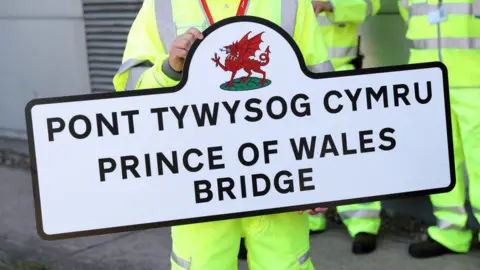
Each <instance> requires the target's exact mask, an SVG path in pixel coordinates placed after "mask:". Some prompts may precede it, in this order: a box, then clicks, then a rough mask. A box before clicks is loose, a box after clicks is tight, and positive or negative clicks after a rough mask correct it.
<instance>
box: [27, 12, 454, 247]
mask: <svg viewBox="0 0 480 270" xmlns="http://www.w3.org/2000/svg"><path fill="white" fill-rule="evenodd" d="M247 33H248V35H246V34H247ZM235 41H241V42H239V43H238V44H237V45H235V46H243V45H245V44H248V46H250V47H249V48H251V49H253V53H252V55H253V56H252V58H248V57H244V58H242V57H243V56H240V57H238V58H237V60H238V59H247V58H248V60H243V61H244V62H242V64H241V65H242V66H241V68H242V67H243V69H240V70H239V71H238V72H237V73H236V74H235V76H234V77H233V78H234V80H233V83H232V84H230V79H231V75H232V72H231V69H232V66H234V64H232V63H233V62H234V61H236V59H235V58H232V57H230V56H227V55H226V53H227V52H230V53H232V52H234V51H235V50H237V49H238V48H234V47H224V46H227V45H231V44H232V43H233V42H235ZM255 43H257V47H255V46H254V44H255ZM239 44H240V45H239ZM252 44H253V45H252ZM219 48H225V50H226V51H227V52H225V50H219ZM243 48H244V47H243ZM257 49H258V50H257ZM245 51H246V50H243V52H245ZM215 54H217V58H216V57H215ZM218 58H219V60H218V61H216V60H214V59H218ZM237 64H238V63H237ZM239 65H240V64H239ZM249 70H252V75H251V77H249V78H248V77H247V71H249ZM187 74H188V76H187ZM262 74H264V75H265V77H263V75H262ZM187 77H188V78H187ZM242 78H247V79H245V80H243V81H242ZM446 78H447V73H446V68H445V67H444V66H443V65H442V64H440V63H428V64H418V65H412V66H399V67H388V68H376V69H366V70H363V71H346V72H330V73H324V74H313V73H310V72H308V71H307V68H306V66H305V63H304V61H303V58H302V56H301V53H300V51H299V49H298V48H297V47H296V45H295V43H294V41H293V40H292V39H291V38H290V37H289V36H288V35H287V34H286V33H285V32H284V31H283V30H282V29H280V28H279V27H277V26H276V25H273V24H271V23H269V22H266V21H264V20H261V19H258V18H252V17H242V18H233V19H228V20H225V21H222V22H220V23H218V24H217V25H215V26H214V27H213V28H210V29H208V30H207V31H206V33H205V38H204V39H203V40H202V41H201V42H197V43H195V45H194V46H193V47H192V49H191V52H190V56H189V58H188V61H187V63H186V65H185V75H184V78H183V80H182V81H181V83H180V84H179V85H178V86H177V87H174V88H163V89H152V90H139V91H126V92H122V93H105V94H95V95H93V94H92V95H82V96H71V97H60V98H48V99H37V100H33V101H31V102H30V103H29V104H28V106H27V108H26V114H27V122H28V131H29V140H30V151H31V158H32V161H33V165H32V166H33V170H32V171H33V181H34V187H35V199H36V200H35V201H36V211H37V222H38V224H37V225H38V229H39V233H40V234H41V236H42V237H43V238H45V239H60V238H68V237H77V236H84V235H94V234H104V233H111V232H120V231H127V230H136V229H142V228H153V227H160V226H170V225H179V224H187V223H195V222H203V221H211V220H220V219H227V218H236V217H245V216H253V215H262V214H269V213H278V212H285V211H294V210H301V209H302V210H305V209H311V208H313V207H314V206H328V205H336V204H350V203H356V202H365V201H373V200H381V199H388V198H397V197H400V196H412V195H422V194H431V193H438V192H445V191H449V190H451V189H452V188H453V186H454V185H455V182H454V177H453V176H454V170H453V169H452V166H453V153H452V147H451V146H452V140H451V135H450V134H451V130H450V129H451V127H450V118H449V107H448V102H449V101H448V86H447V83H446V82H447V81H446Z"/></svg>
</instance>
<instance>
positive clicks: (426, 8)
mask: <svg viewBox="0 0 480 270" xmlns="http://www.w3.org/2000/svg"><path fill="white" fill-rule="evenodd" d="M479 6H480V1H479V0H443V1H442V0H400V2H399V7H400V14H401V15H402V17H403V18H404V20H405V21H406V23H407V25H408V31H407V38H408V39H410V40H412V42H413V48H412V49H411V50H410V61H409V62H410V63H420V62H429V61H441V62H443V63H444V64H445V65H446V66H447V69H448V78H449V83H450V86H451V87H453V88H479V87H480V65H479V63H480V19H479V17H480V7H479Z"/></svg>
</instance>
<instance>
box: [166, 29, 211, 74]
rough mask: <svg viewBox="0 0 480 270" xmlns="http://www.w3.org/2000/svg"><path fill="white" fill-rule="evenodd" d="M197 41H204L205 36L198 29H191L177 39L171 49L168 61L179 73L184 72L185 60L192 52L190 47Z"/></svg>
mask: <svg viewBox="0 0 480 270" xmlns="http://www.w3.org/2000/svg"><path fill="white" fill-rule="evenodd" d="M197 39H203V34H202V32H200V31H199V30H198V29H196V28H190V29H188V30H187V31H186V32H185V33H184V34H182V35H179V36H177V38H175V40H174V41H173V43H172V46H171V47H170V51H169V59H168V61H169V63H170V66H171V67H172V69H173V70H175V71H177V72H181V71H183V65H184V64H185V58H186V57H187V55H188V52H189V51H190V47H191V46H192V44H193V43H194V42H195V40H197Z"/></svg>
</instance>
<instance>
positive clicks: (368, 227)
mask: <svg viewBox="0 0 480 270" xmlns="http://www.w3.org/2000/svg"><path fill="white" fill-rule="evenodd" d="M312 4H313V8H314V10H315V13H316V14H317V15H318V17H317V21H318V23H319V25H320V28H321V30H322V33H323V35H324V39H325V43H326V44H327V47H328V52H329V56H330V57H331V61H332V64H333V66H334V68H335V70H337V71H339V70H352V69H360V68H362V60H363V56H362V55H361V54H360V51H359V44H358V39H357V37H358V33H357V32H358V28H359V26H360V25H361V24H362V23H363V22H365V21H366V20H367V19H368V18H369V17H371V16H375V15H376V14H377V13H378V11H379V9H380V0H330V1H328V0H326V1H312ZM380 211H381V203H380V202H369V203H361V204H352V205H343V206H338V207H337V212H338V213H339V215H340V217H341V219H342V221H343V223H344V224H345V226H346V227H347V229H348V232H349V234H350V235H351V236H352V237H353V244H352V252H353V253H355V254H363V253H370V252H372V251H374V250H375V248H376V240H377V234H378V231H379V229H380V223H381V220H380ZM309 223H310V231H311V232H312V233H318V232H323V231H324V230H325V229H326V226H327V219H326V217H325V214H324V213H319V214H317V215H314V216H309Z"/></svg>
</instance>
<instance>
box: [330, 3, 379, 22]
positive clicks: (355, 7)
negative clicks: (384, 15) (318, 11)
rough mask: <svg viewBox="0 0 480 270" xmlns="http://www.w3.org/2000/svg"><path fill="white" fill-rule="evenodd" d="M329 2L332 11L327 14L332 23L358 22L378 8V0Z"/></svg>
mask: <svg viewBox="0 0 480 270" xmlns="http://www.w3.org/2000/svg"><path fill="white" fill-rule="evenodd" d="M330 3H331V4H332V6H333V13H327V16H328V17H329V18H330V20H331V21H332V22H334V23H356V24H360V23H363V22H365V20H366V19H367V18H368V17H370V16H375V15H377V13H378V11H379V10H380V0H330Z"/></svg>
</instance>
